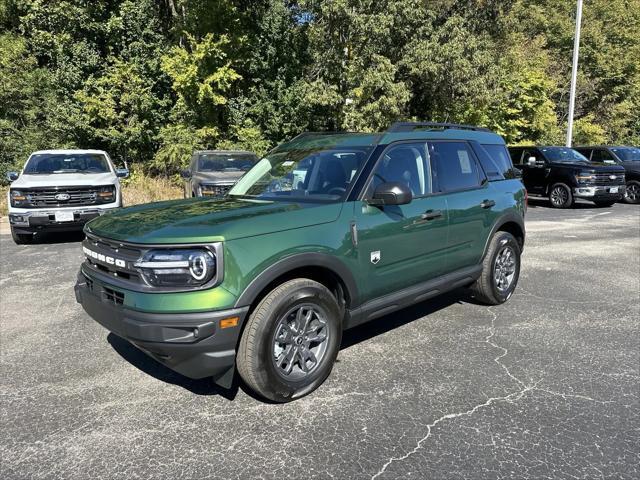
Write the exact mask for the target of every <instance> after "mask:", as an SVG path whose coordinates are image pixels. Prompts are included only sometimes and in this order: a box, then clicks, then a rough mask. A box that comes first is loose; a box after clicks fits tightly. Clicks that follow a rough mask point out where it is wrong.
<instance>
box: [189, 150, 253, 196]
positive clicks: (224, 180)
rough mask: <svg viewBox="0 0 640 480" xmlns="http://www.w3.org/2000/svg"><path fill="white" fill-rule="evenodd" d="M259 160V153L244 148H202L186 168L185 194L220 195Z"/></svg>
mask: <svg viewBox="0 0 640 480" xmlns="http://www.w3.org/2000/svg"><path fill="white" fill-rule="evenodd" d="M258 160H259V159H258V156H257V155H256V154H255V153H253V152H247V151H242V150H198V151H196V152H194V153H193V156H192V157H191V164H190V165H189V169H188V170H183V171H182V178H184V179H185V185H184V197H185V198H190V197H205V196H210V197H220V196H222V195H224V194H225V193H227V191H228V190H229V189H230V188H231V187H232V186H233V184H234V183H236V182H237V181H238V179H239V178H240V177H241V176H242V175H244V173H245V172H246V171H247V170H249V169H250V168H251V167H253V166H254V165H255V163H256V162H257V161H258Z"/></svg>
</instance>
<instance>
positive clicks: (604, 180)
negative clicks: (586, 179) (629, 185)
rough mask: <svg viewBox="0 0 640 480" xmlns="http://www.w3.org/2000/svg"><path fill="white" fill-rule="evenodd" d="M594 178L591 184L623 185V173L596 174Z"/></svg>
mask: <svg viewBox="0 0 640 480" xmlns="http://www.w3.org/2000/svg"><path fill="white" fill-rule="evenodd" d="M595 177H596V179H595V181H594V182H593V183H594V184H596V185H624V173H620V172H610V173H596V174H595ZM611 177H615V178H611Z"/></svg>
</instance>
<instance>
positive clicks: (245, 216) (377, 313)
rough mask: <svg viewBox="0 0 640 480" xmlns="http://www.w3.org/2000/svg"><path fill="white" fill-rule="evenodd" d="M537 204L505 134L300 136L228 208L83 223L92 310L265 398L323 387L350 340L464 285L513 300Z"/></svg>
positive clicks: (197, 205) (151, 346)
mask: <svg viewBox="0 0 640 480" xmlns="http://www.w3.org/2000/svg"><path fill="white" fill-rule="evenodd" d="M525 210H526V193H525V190H524V188H523V186H522V183H521V182H520V180H519V179H518V178H517V177H516V175H515V173H514V171H513V166H512V164H511V160H510V157H509V154H508V151H507V149H506V147H505V144H504V141H503V139H502V138H501V137H500V136H498V135H496V134H494V133H491V132H490V131H488V130H485V129H480V128H476V127H469V126H464V125H452V124H434V123H398V124H394V125H393V126H392V127H391V128H390V129H389V130H388V131H387V132H384V133H380V134H360V133H329V134H316V133H307V134H302V135H300V136H298V137H296V138H294V139H293V140H291V141H290V142H288V143H285V144H283V145H281V146H279V147H278V148H276V149H275V150H273V151H272V152H270V153H269V154H268V155H267V156H265V157H264V158H263V159H262V160H260V161H259V162H258V163H257V164H256V165H255V166H254V167H253V168H252V169H251V170H249V171H248V172H247V173H246V174H245V175H244V176H243V177H242V178H241V179H240V180H239V181H238V182H237V183H236V184H235V186H234V187H233V188H232V189H231V190H230V191H229V192H228V193H227V194H226V196H224V197H222V198H192V199H187V200H175V201H168V202H161V203H154V204H147V205H140V206H135V207H131V208H126V209H122V210H120V211H117V212H113V213H111V214H108V215H104V216H102V217H100V218H96V219H95V220H93V221H91V222H89V223H88V224H87V225H86V227H85V232H86V236H87V238H86V240H85V241H84V243H83V247H82V248H83V251H84V254H85V256H86V260H85V262H84V263H83V264H82V266H81V269H80V272H79V275H78V282H77V285H76V287H75V292H76V298H77V300H78V302H79V303H81V304H82V306H83V308H84V309H85V310H86V312H87V313H88V314H89V315H90V316H91V317H93V318H94V319H95V320H96V321H98V322H99V323H100V324H102V325H103V326H105V327H106V328H107V329H109V330H110V331H112V332H113V333H115V334H116V335H118V336H120V337H122V338H124V339H126V340H128V341H129V342H131V343H133V344H134V345H135V346H136V347H138V348H139V349H141V350H143V351H144V352H146V353H147V354H148V355H150V356H151V357H152V358H154V359H156V360H157V361H159V362H161V363H163V364H164V365H166V366H168V367H169V368H171V369H173V370H175V371H177V372H179V373H181V374H183V375H186V376H188V377H191V378H204V377H213V378H214V380H215V381H216V382H217V383H218V384H219V385H222V386H225V387H229V386H230V385H231V383H232V380H233V376H234V373H235V370H236V366H237V370H238V372H239V374H240V376H241V377H242V379H243V380H244V381H245V383H246V384H247V385H248V386H249V387H250V388H251V389H253V390H254V391H255V392H257V393H258V394H260V395H262V396H263V397H265V398H267V399H269V400H272V401H276V402H286V401H290V400H293V399H296V398H299V397H301V396H303V395H305V394H307V393H309V392H311V391H313V390H314V389H315V388H317V387H318V386H319V385H320V384H322V382H323V381H324V380H325V379H326V378H327V376H328V375H329V373H330V371H331V368H332V366H333V364H334V362H335V359H336V356H337V354H338V350H339V349H340V342H341V337H342V332H343V330H344V329H347V328H351V327H354V326H356V325H360V324H362V323H364V322H367V321H369V320H372V319H374V318H377V317H382V316H383V315H386V314H388V313H390V312H393V311H396V310H399V309H401V308H404V307H406V306H408V305H411V304H414V303H417V302H421V301H424V300H427V299H429V298H432V297H434V296H436V295H439V294H441V293H443V292H445V291H447V290H451V289H454V288H458V287H470V288H471V289H472V291H473V292H474V295H475V297H476V299H477V300H478V301H480V302H483V303H486V304H490V305H496V304H500V303H503V302H505V301H506V300H508V299H509V297H510V296H511V294H512V293H513V291H514V289H515V287H516V284H517V281H518V275H519V271H520V254H521V252H522V248H523V245H524V237H525V229H524V215H525Z"/></svg>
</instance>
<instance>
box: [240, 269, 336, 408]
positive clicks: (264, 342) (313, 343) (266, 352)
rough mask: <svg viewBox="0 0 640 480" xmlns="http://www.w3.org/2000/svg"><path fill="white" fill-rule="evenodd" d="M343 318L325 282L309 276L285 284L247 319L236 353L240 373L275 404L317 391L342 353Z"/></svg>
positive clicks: (264, 300) (250, 385) (273, 291)
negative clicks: (310, 278)
mask: <svg viewBox="0 0 640 480" xmlns="http://www.w3.org/2000/svg"><path fill="white" fill-rule="evenodd" d="M341 316H342V315H341V311H340V308H339V307H338V303H337V302H336V299H335V297H334V296H333V295H332V294H331V292H330V291H329V290H328V289H327V288H326V287H325V286H324V285H322V284H320V283H318V282H315V281H313V280H309V279H305V278H298V279H295V280H290V281H288V282H285V283H283V284H282V285H280V286H278V287H277V288H275V289H274V290H272V291H271V292H270V293H269V294H268V295H267V296H266V297H264V299H262V301H261V302H260V303H259V304H258V306H257V307H256V308H255V310H254V311H253V313H252V314H251V316H250V317H249V320H248V322H247V325H246V327H245V330H244V332H243V334H242V338H241V339H240V345H239V347H238V353H237V355H236V361H237V366H238V373H239V374H240V376H241V377H242V379H243V380H244V381H245V383H246V384H247V385H248V386H249V387H250V388H251V389H252V390H254V391H255V392H256V393H258V394H260V395H261V396H263V397H265V398H267V399H269V400H272V401H274V402H289V401H291V400H294V399H296V398H300V397H302V396H304V395H306V394H308V393H310V392H312V391H314V390H315V389H316V388H318V387H319V386H320V385H321V384H322V383H323V382H324V381H325V379H326V378H327V377H328V376H329V373H331V369H332V367H333V364H334V362H335V359H336V356H337V355H338V349H339V347H340V341H341V339H342V318H341Z"/></svg>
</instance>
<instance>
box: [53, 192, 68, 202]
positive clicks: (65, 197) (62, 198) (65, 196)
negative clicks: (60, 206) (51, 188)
mask: <svg viewBox="0 0 640 480" xmlns="http://www.w3.org/2000/svg"><path fill="white" fill-rule="evenodd" d="M54 198H55V199H56V200H58V201H59V202H65V201H67V200H69V199H70V198H71V195H69V194H68V193H58V194H57V195H56V196H55V197H54Z"/></svg>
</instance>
